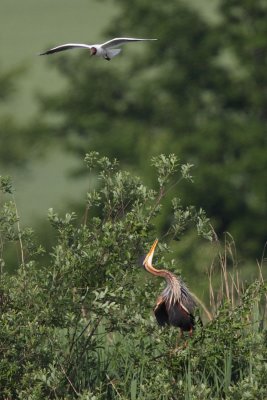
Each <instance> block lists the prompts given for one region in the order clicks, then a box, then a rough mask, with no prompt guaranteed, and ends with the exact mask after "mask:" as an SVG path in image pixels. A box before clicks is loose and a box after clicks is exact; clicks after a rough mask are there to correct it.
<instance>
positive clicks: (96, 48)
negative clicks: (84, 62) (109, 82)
mask: <svg viewBox="0 0 267 400" xmlns="http://www.w3.org/2000/svg"><path fill="white" fill-rule="evenodd" d="M144 40H157V39H136V38H115V39H111V40H109V41H108V42H105V43H102V44H92V45H91V44H82V43H67V44H62V45H60V46H57V47H53V48H52V49H49V50H47V51H45V52H44V53H40V54H39V55H40V56H44V55H46V54H52V53H57V52H59V51H64V50H69V49H74V48H77V47H78V48H84V49H88V50H90V53H91V56H98V57H103V58H104V59H105V60H108V61H109V60H111V59H112V58H113V57H115V56H117V55H118V54H119V53H120V52H121V49H117V48H115V47H118V46H120V45H122V44H125V43H130V42H141V41H144Z"/></svg>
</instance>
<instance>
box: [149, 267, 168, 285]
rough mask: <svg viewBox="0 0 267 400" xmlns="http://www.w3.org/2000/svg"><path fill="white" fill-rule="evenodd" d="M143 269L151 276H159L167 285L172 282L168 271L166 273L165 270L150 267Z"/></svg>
mask: <svg viewBox="0 0 267 400" xmlns="http://www.w3.org/2000/svg"><path fill="white" fill-rule="evenodd" d="M145 269H146V270H147V272H150V273H151V274H152V275H155V276H161V277H162V278H164V279H165V280H166V281H167V282H168V283H169V282H171V281H172V280H173V277H174V275H173V274H172V273H171V272H170V271H167V270H166V269H156V268H154V267H153V266H152V265H145Z"/></svg>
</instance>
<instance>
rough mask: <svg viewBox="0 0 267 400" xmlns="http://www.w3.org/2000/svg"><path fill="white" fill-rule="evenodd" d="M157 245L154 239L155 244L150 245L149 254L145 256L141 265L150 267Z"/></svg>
mask: <svg viewBox="0 0 267 400" xmlns="http://www.w3.org/2000/svg"><path fill="white" fill-rule="evenodd" d="M157 244H158V239H156V240H155V242H154V243H153V244H152V246H151V248H150V250H149V252H148V253H147V255H146V258H145V259H144V262H143V265H146V264H147V265H149V266H152V260H153V255H154V251H155V248H156V247H157Z"/></svg>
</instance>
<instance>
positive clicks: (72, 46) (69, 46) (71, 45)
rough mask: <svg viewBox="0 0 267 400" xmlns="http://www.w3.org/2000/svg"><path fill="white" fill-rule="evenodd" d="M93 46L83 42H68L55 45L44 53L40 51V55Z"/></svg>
mask: <svg viewBox="0 0 267 400" xmlns="http://www.w3.org/2000/svg"><path fill="white" fill-rule="evenodd" d="M91 47H92V46H90V45H88V44H82V43H67V44H61V45H60V46H57V47H53V48H52V49H49V50H47V51H44V52H43V53H40V54H39V56H44V55H46V54H52V53H58V52H59V51H65V50H69V49H75V48H84V49H90V48H91Z"/></svg>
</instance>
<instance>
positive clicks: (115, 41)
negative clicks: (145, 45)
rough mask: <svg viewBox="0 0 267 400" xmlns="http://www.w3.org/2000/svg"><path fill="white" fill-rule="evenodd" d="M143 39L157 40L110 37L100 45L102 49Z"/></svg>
mask: <svg viewBox="0 0 267 400" xmlns="http://www.w3.org/2000/svg"><path fill="white" fill-rule="evenodd" d="M145 40H157V39H137V38H115V39H111V40H109V41H108V42H105V43H103V44H102V45H101V47H103V49H107V48H112V47H116V46H120V45H121V44H125V43H130V42H142V41H145Z"/></svg>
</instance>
